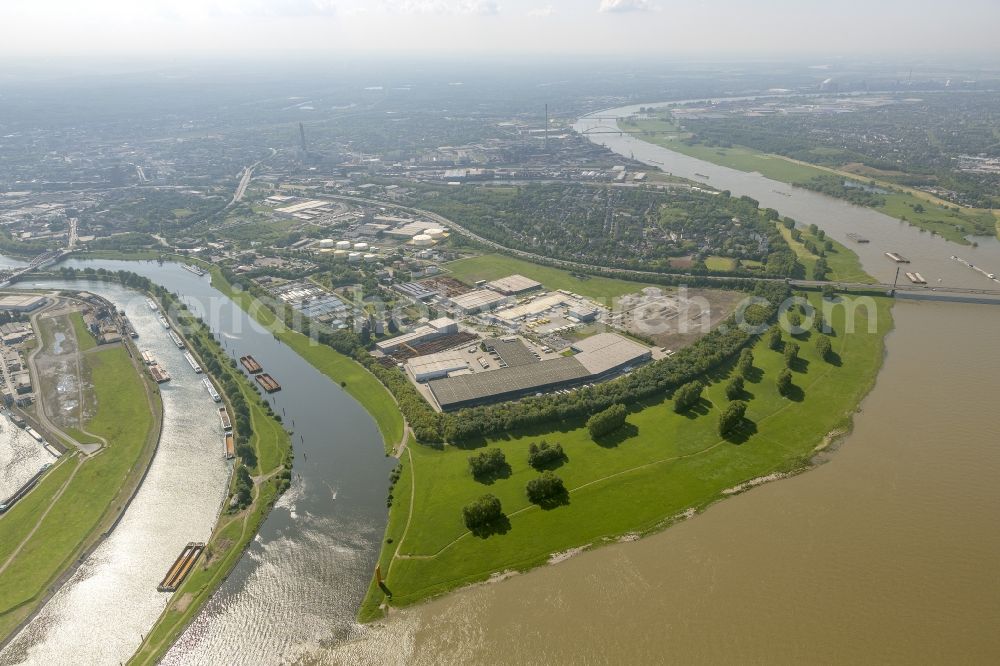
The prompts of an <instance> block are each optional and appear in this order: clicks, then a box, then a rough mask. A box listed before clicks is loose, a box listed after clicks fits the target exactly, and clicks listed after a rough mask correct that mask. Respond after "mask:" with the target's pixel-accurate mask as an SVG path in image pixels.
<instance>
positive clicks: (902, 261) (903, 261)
mask: <svg viewBox="0 0 1000 666" xmlns="http://www.w3.org/2000/svg"><path fill="white" fill-rule="evenodd" d="M885 256H887V257H889V258H890V259H892V260H893V261H895V262H896V263H897V264H908V263H910V260H909V259H907V258H906V257H904V256H903V255H901V254H897V253H896V252H886V253H885Z"/></svg>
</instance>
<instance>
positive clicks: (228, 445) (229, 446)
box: [223, 432, 236, 460]
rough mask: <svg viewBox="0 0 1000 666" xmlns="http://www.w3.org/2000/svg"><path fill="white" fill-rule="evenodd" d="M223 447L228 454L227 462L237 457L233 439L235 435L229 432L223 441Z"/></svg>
mask: <svg viewBox="0 0 1000 666" xmlns="http://www.w3.org/2000/svg"><path fill="white" fill-rule="evenodd" d="M223 446H224V447H225V448H224V450H225V452H226V460H232V459H233V458H235V457H236V446H235V443H234V439H233V433H231V432H227V433H226V436H225V438H224V439H223Z"/></svg>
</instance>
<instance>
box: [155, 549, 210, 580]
mask: <svg viewBox="0 0 1000 666" xmlns="http://www.w3.org/2000/svg"><path fill="white" fill-rule="evenodd" d="M204 550H205V544H204V543H201V542H195V541H192V542H191V543H189V544H188V545H186V546H184V550H182V551H181V554H180V555H178V556H177V559H176V560H174V564H173V566H171V567H170V569H168V570H167V575H166V576H164V577H163V580H161V581H160V584H159V585H157V586H156V590H157V591H158V592H174V591H176V590H177V588H178V587H180V586H181V583H183V582H184V579H185V578H187V577H188V574H189V573H191V570H192V569H194V563H195V561H197V559H198V556H199V555H201V553H202V551H204Z"/></svg>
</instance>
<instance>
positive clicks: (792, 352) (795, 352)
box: [785, 342, 799, 368]
mask: <svg viewBox="0 0 1000 666" xmlns="http://www.w3.org/2000/svg"><path fill="white" fill-rule="evenodd" d="M798 358H799V343H797V342H788V343H787V344H786V345H785V365H786V366H788V367H789V368H790V367H792V364H793V363H795V361H796V360H797V359H798Z"/></svg>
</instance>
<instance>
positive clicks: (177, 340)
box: [167, 331, 184, 349]
mask: <svg viewBox="0 0 1000 666" xmlns="http://www.w3.org/2000/svg"><path fill="white" fill-rule="evenodd" d="M167 335H169V336H170V339H171V340H173V341H174V344H175V345H177V348H178V349H184V341H183V340H181V336H179V335H177V333H175V332H174V331H167Z"/></svg>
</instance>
